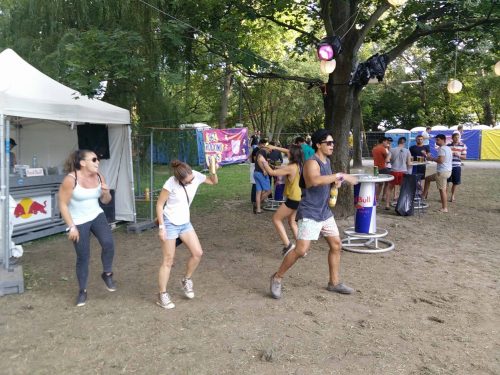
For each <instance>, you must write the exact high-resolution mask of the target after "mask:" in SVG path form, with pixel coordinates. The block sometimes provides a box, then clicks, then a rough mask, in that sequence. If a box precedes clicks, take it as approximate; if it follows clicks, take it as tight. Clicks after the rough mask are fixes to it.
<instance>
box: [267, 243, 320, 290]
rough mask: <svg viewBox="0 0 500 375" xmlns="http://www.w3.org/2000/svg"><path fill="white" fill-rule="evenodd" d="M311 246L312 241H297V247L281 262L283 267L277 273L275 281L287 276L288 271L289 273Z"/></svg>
mask: <svg viewBox="0 0 500 375" xmlns="http://www.w3.org/2000/svg"><path fill="white" fill-rule="evenodd" d="M310 245H311V241H308V240H297V246H296V247H295V249H294V250H293V251H290V252H289V253H288V255H287V256H286V257H284V258H283V261H282V262H281V266H280V268H279V270H278V272H276V275H275V279H276V280H278V281H279V280H281V279H282V278H283V276H284V275H285V273H286V271H288V270H289V269H290V268H291V267H292V266H293V265H294V264H295V262H296V261H297V260H298V259H300V258H302V257H303V256H304V254H305V253H307V251H308V250H309V246H310Z"/></svg>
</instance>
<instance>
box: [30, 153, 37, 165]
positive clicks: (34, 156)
mask: <svg viewBox="0 0 500 375" xmlns="http://www.w3.org/2000/svg"><path fill="white" fill-rule="evenodd" d="M36 167H37V159H36V154H33V158H32V159H31V168H36Z"/></svg>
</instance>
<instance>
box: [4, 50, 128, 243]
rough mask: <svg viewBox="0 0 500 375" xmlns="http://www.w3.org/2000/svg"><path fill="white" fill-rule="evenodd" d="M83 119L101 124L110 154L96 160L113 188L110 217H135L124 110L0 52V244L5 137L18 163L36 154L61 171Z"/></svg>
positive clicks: (44, 163) (6, 176) (28, 161)
mask: <svg viewBox="0 0 500 375" xmlns="http://www.w3.org/2000/svg"><path fill="white" fill-rule="evenodd" d="M85 123H90V124H105V125H107V129H108V138H109V153H110V158H109V159H107V160H103V161H102V162H101V163H100V170H101V172H102V173H103V175H104V176H105V177H106V181H107V183H108V185H109V186H110V188H111V189H114V190H115V218H116V219H117V220H123V221H135V203H134V191H133V190H134V184H133V171H132V150H131V141H130V133H131V130H130V126H129V124H130V114H129V111H128V110H126V109H123V108H119V107H117V106H114V105H111V104H108V103H105V102H102V101H99V100H97V99H89V98H88V97H86V96H82V95H80V94H79V93H78V92H76V91H75V90H73V89H71V88H69V87H66V86H64V85H62V84H60V83H59V82H57V81H55V80H53V79H52V78H50V77H48V76H47V75H45V74H43V73H42V72H40V71H38V70H37V69H35V68H34V67H33V66H31V65H30V64H28V63H27V62H26V61H24V60H23V59H22V58H21V57H19V55H17V54H16V53H15V52H14V51H13V50H11V49H6V50H4V51H3V52H2V53H0V140H1V146H0V154H1V168H2V170H1V172H2V173H1V175H2V191H1V198H2V200H1V202H0V204H1V211H0V212H2V213H3V215H2V221H3V223H2V233H3V236H2V243H5V241H4V240H6V238H5V236H6V235H8V231H7V230H8V228H7V229H6V227H7V226H6V225H5V223H8V199H5V197H7V198H8V195H9V189H8V185H9V164H8V159H9V153H8V151H9V144H8V143H9V142H8V140H9V137H12V138H14V139H15V140H16V142H17V144H18V146H17V147H16V149H15V152H16V154H17V159H18V160H17V163H18V164H31V160H32V156H33V155H36V156H37V159H38V164H39V165H42V166H47V167H57V168H58V170H61V168H62V166H63V164H64V161H65V159H66V158H67V156H68V155H69V153H70V152H71V151H73V150H76V149H77V148H78V136H77V131H76V128H77V126H78V125H82V124H85ZM4 187H5V188H4ZM4 230H5V231H7V232H5V231H4Z"/></svg>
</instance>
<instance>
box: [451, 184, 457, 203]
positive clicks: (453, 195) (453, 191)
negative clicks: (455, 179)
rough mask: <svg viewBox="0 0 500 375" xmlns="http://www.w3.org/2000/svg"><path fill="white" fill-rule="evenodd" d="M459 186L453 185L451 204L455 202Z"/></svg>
mask: <svg viewBox="0 0 500 375" xmlns="http://www.w3.org/2000/svg"><path fill="white" fill-rule="evenodd" d="M457 186H458V185H451V197H450V202H455V192H456V190H457Z"/></svg>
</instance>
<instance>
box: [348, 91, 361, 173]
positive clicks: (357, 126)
mask: <svg viewBox="0 0 500 375" xmlns="http://www.w3.org/2000/svg"><path fill="white" fill-rule="evenodd" d="M360 92H361V90H359V89H355V90H354V92H353V96H352V99H353V104H352V124H351V126H352V135H353V162H352V166H353V167H354V168H361V167H362V166H363V149H362V142H361V139H362V133H363V116H362V113H361V104H360V102H359V94H360Z"/></svg>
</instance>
